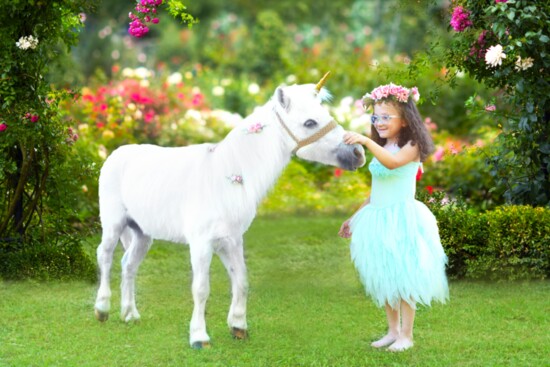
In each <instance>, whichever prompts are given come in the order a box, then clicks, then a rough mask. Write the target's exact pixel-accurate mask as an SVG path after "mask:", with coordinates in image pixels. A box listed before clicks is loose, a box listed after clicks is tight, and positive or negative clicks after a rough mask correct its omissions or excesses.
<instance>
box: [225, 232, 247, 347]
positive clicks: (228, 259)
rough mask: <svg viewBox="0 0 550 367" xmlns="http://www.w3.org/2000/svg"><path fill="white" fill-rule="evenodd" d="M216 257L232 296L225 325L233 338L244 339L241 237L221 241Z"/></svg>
mask: <svg viewBox="0 0 550 367" xmlns="http://www.w3.org/2000/svg"><path fill="white" fill-rule="evenodd" d="M218 255H219V256H220V258H221V260H222V262H223V264H224V265H225V268H226V269H227V273H228V274H229V278H230V279H231V291H232V294H233V297H232V299H231V307H230V308H229V314H228V315H227V324H228V325H229V328H230V329H231V334H232V335H233V337H235V338H236V339H246V338H247V337H248V332H247V328H248V326H247V323H246V300H247V295H248V283H247V280H246V264H245V262H244V250H243V240H242V236H239V237H227V238H224V239H222V241H221V243H220V248H219V250H218Z"/></svg>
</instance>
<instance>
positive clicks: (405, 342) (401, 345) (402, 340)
mask: <svg viewBox="0 0 550 367" xmlns="http://www.w3.org/2000/svg"><path fill="white" fill-rule="evenodd" d="M413 345H414V343H413V341H412V338H408V337H405V336H400V337H399V338H397V339H396V340H395V342H394V343H393V344H392V345H390V347H389V348H388V350H389V351H390V352H402V351H404V350H407V349H409V348H412V346H413Z"/></svg>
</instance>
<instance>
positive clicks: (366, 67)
mask: <svg viewBox="0 0 550 367" xmlns="http://www.w3.org/2000/svg"><path fill="white" fill-rule="evenodd" d="M134 7H135V4H134V3H133V2H132V1H126V2H120V1H117V2H107V1H103V2H97V3H93V4H92V3H90V2H87V1H81V0H73V1H68V2H63V3H60V2H56V1H48V0H37V1H23V0H20V1H10V2H6V3H3V4H2V5H0V29H1V30H2V34H3V35H4V37H3V38H2V39H1V40H0V49H1V50H2V51H0V55H1V66H0V69H1V70H0V105H1V106H2V109H1V111H0V153H1V154H0V167H1V168H2V169H1V170H0V182H1V185H0V275H1V276H2V277H3V278H4V279H5V280H9V279H21V278H37V279H54V278H61V279H66V278H76V279H86V280H91V281H95V276H96V271H95V259H94V258H93V251H91V250H90V249H91V245H90V244H91V243H92V242H93V240H91V239H96V237H94V236H96V235H97V233H99V232H100V228H99V224H98V203H97V178H98V174H99V169H100V167H101V165H102V162H103V161H104V160H105V158H106V157H107V156H108V154H109V153H110V152H112V151H113V150H114V149H115V148H116V147H118V146H120V145H123V144H129V143H153V144H159V145H165V146H169V145H178V146H181V145H188V144H194V143H202V142H206V141H218V140H220V139H222V138H223V137H224V136H225V134H227V133H228V132H229V131H230V129H232V128H233V127H235V126H237V125H238V124H239V122H240V121H241V120H242V119H243V117H244V116H246V115H247V114H249V113H251V112H252V111H253V109H254V108H255V107H256V106H259V105H262V104H264V103H265V102H267V101H268V100H269V98H270V97H271V95H272V93H273V92H274V90H275V88H276V87H277V86H278V85H281V84H294V83H313V82H317V81H318V80H319V78H320V77H321V76H322V75H323V74H324V73H325V72H326V71H329V70H330V71H331V78H330V80H329V82H328V84H327V87H328V89H329V90H330V91H331V93H332V95H333V100H332V102H331V103H328V104H327V105H326V107H327V108H328V109H329V110H330V112H331V113H332V114H333V116H334V117H335V118H336V120H337V121H338V122H339V123H340V124H342V125H343V126H344V127H345V128H347V129H350V130H355V131H358V132H361V133H364V132H367V131H368V130H369V129H370V125H369V116H368V113H367V114H365V112H364V111H363V109H362V107H361V103H360V99H361V97H362V96H363V95H364V94H365V93H366V92H368V91H370V90H372V89H373V88H374V87H375V86H377V85H380V84H386V83H388V82H394V83H397V84H402V85H405V86H409V87H412V86H417V87H418V89H419V91H420V94H421V100H420V104H419V110H420V112H421V114H422V116H423V117H424V118H425V122H426V124H427V126H428V128H429V129H430V131H431V133H432V135H433V137H434V140H435V143H436V151H435V153H434V154H433V155H432V156H431V157H430V158H429V160H428V161H427V162H425V164H424V173H423V174H422V175H421V176H419V177H418V181H417V192H418V198H419V199H420V200H422V201H424V202H425V203H426V204H427V205H428V206H429V207H430V209H431V210H432V211H433V212H434V214H435V215H436V217H437V219H438V222H439V226H440V231H441V236H442V242H443V245H444V247H445V250H446V252H447V254H448V255H449V259H450V263H449V269H448V273H449V276H450V278H451V279H484V280H487V279H490V280H528V279H538V280H544V279H547V278H548V275H549V274H550V209H549V204H550V179H549V175H548V172H549V170H550V139H549V132H550V124H549V116H550V113H549V107H548V105H549V103H548V95H550V93H549V92H550V88H549V82H548V77H547V76H548V72H547V70H548V67H549V66H550V61H549V57H548V53H547V46H548V41H549V38H548V36H549V34H550V31H549V22H548V14H549V12H550V5H548V3H547V2H546V1H522V0H508V1H506V0H503V1H498V0H497V1H493V0H485V1H468V0H460V1H442V0H429V1H426V0H421V1H416V2H408V1H394V0H392V1H382V0H370V1H354V0H339V1H328V0H317V1H310V0H305V1H300V2H296V1H288V0H280V1H277V2H271V1H263V0H255V1H251V0H236V1H231V2H227V1H223V0H201V1H190V2H183V3H182V2H181V1H165V2H164V4H162V5H161V6H159V7H158V14H157V15H156V17H157V18H158V19H159V22H158V24H156V23H154V22H152V21H151V22H150V23H147V25H148V27H149V31H148V32H147V33H146V34H144V35H143V36H142V37H135V36H133V35H131V34H129V32H128V24H129V23H130V21H131V19H130V18H129V16H128V13H129V12H130V11H133V12H134V13H135V9H134ZM457 9H460V10H457ZM29 36H32V37H33V38H26V39H22V38H23V37H29ZM498 45H500V46H502V47H503V51H502V52H503V54H504V55H505V57H504V56H502V55H503V54H499V55H497V56H498V57H497V60H493V61H495V62H496V61H500V63H495V65H490V64H489V63H488V62H487V59H486V57H485V56H486V53H487V50H488V49H489V47H493V46H498ZM369 158H370V157H369ZM369 188H370V176H369V174H368V170H367V169H366V168H363V169H361V170H359V171H358V172H346V171H342V170H340V169H337V168H331V167H325V166H320V165H317V164H312V163H308V162H305V161H301V160H298V159H293V160H292V161H291V163H290V165H289V166H288V167H287V169H286V170H285V171H284V173H283V174H282V176H281V178H280V180H279V181H278V183H277V184H276V186H275V187H274V189H273V190H272V192H271V193H270V194H269V196H268V197H267V198H266V199H265V200H264V202H263V203H262V204H261V205H260V207H259V214H260V217H261V218H262V220H274V221H281V220H282V221H284V218H298V217H303V216H310V215H311V214H312V213H315V214H316V215H320V216H324V217H326V218H332V219H331V220H334V218H337V219H338V220H344V219H345V218H346V216H349V215H350V214H351V213H353V212H354V210H355V209H356V208H357V207H358V206H359V205H360V203H361V202H362V200H363V199H364V198H365V197H366V196H367V195H368V192H369ZM331 223H332V222H331ZM96 242H97V241H96ZM94 245H95V244H94ZM6 284H8V286H7V287H9V284H11V283H4V285H6ZM15 284H17V283H15ZM536 284H538V283H536ZM541 284H543V285H542V286H541V287H542V288H541V289H546V290H547V288H545V287H547V283H546V281H543V283H541ZM4 289H8V288H4ZM542 294H543V297H544V292H543V293H542ZM546 297H547V293H546ZM543 306H544V305H543ZM544 307H546V308H548V303H546V305H545V306H544ZM545 320H546V321H545V322H547V321H548V320H547V319H545ZM0 362H2V359H1V356H0Z"/></svg>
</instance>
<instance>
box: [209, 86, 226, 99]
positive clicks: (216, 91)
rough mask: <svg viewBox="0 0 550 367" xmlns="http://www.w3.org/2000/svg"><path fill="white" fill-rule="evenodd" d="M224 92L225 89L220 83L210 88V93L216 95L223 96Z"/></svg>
mask: <svg viewBox="0 0 550 367" xmlns="http://www.w3.org/2000/svg"><path fill="white" fill-rule="evenodd" d="M224 93H225V89H223V87H222V86H220V85H217V86H215V87H214V88H212V94H213V95H215V96H217V97H219V96H223V95H224Z"/></svg>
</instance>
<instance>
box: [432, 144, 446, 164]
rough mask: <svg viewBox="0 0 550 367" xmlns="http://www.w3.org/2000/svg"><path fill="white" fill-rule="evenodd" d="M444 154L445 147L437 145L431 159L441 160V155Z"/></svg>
mask: <svg viewBox="0 0 550 367" xmlns="http://www.w3.org/2000/svg"><path fill="white" fill-rule="evenodd" d="M444 154H445V148H443V147H441V146H439V147H437V149H436V151H435V153H434V155H433V160H434V161H435V162H439V161H441V160H443V155H444Z"/></svg>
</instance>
